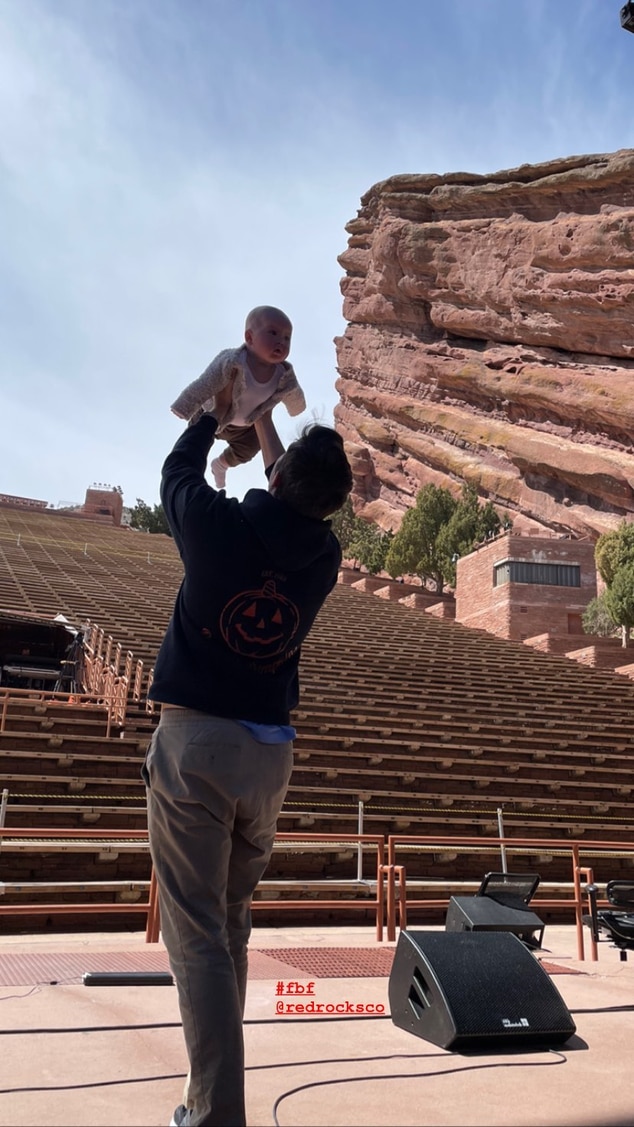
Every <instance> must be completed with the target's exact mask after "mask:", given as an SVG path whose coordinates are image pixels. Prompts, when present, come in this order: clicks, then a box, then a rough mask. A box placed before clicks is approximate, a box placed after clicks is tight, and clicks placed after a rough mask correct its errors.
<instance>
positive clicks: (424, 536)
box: [385, 485, 458, 594]
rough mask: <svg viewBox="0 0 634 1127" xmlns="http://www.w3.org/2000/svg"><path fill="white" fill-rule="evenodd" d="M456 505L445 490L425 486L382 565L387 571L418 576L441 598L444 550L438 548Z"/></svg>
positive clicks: (445, 564)
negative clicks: (432, 586) (442, 531)
mask: <svg viewBox="0 0 634 1127" xmlns="http://www.w3.org/2000/svg"><path fill="white" fill-rule="evenodd" d="M457 505H458V502H457V501H456V499H455V497H454V496H453V495H452V494H451V493H450V492H449V490H448V489H442V488H438V486H436V485H426V486H424V488H423V489H421V491H420V493H419V494H418V496H417V497H416V504H415V505H414V506H413V508H411V509H408V511H407V512H406V513H405V516H404V517H403V521H402V524H401V527H400V528H399V530H398V532H397V533H396V535H395V537H394V539H393V540H392V543H391V545H390V548H389V551H388V553H387V558H386V561H385V567H386V570H387V571H388V572H389V574H390V575H391V576H392V577H393V578H396V577H397V576H399V575H407V574H410V575H419V576H420V577H421V579H424V580H426V579H429V580H431V581H432V583H434V584H435V587H436V591H437V592H438V594H442V592H443V588H444V586H445V582H446V570H447V560H446V548H445V547H444V546H442V545H441V546H440V548H439V546H438V537H439V535H440V532H441V530H442V529H443V528H444V526H445V525H446V524H448V522H449V521H450V520H451V517H452V516H453V514H454V512H455V510H456V508H457Z"/></svg>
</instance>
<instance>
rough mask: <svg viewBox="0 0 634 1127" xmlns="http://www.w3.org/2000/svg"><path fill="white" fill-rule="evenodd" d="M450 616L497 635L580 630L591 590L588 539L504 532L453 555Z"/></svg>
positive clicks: (526, 635) (591, 555)
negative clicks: (459, 556) (465, 553)
mask: <svg viewBox="0 0 634 1127" xmlns="http://www.w3.org/2000/svg"><path fill="white" fill-rule="evenodd" d="M456 571H457V578H456V621H457V622H462V623H463V624H464V625H465V626H471V627H474V628H476V629H480V630H487V631H488V632H489V633H491V634H496V635H497V636H498V637H499V638H510V639H513V640H514V641H518V642H521V641H524V639H525V638H532V637H534V636H535V635H536V634H551V635H559V636H563V635H570V634H572V635H579V634H583V625H582V615H583V612H584V610H585V609H586V607H587V606H588V603H589V602H591V600H592V599H594V598H595V597H596V594H597V573H596V567H595V562H594V543H593V542H592V541H590V540H571V539H567V538H565V539H563V538H560V537H555V536H552V537H549V536H543V535H542V536H533V535H528V536H526V535H523V536H522V535H518V534H516V533H512V532H507V533H504V534H503V535H502V536H498V537H497V538H496V539H495V540H492V541H491V542H490V543H487V544H483V545H482V546H481V547H479V548H477V549H476V550H475V551H474V552H472V553H471V554H470V555H468V556H465V557H464V558H463V559H460V560H458V563H457V568H456Z"/></svg>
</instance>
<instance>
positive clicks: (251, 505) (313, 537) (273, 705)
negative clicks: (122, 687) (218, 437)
mask: <svg viewBox="0 0 634 1127" xmlns="http://www.w3.org/2000/svg"><path fill="white" fill-rule="evenodd" d="M216 427H217V423H216V420H215V418H214V417H213V416H212V415H203V416H202V418H201V419H200V420H199V421H198V422H197V423H195V424H194V425H193V426H190V427H188V428H187V429H186V430H185V432H184V433H183V434H182V435H181V437H180V438H179V439H178V441H177V442H176V445H175V446H174V449H173V450H172V452H171V454H170V455H169V456H168V457H167V459H166V461H165V464H164V466H163V473H162V482H161V500H162V502H163V507H164V509H165V514H166V516H167V519H168V522H169V526H170V528H171V530H172V534H173V536H174V540H175V541H176V544H177V546H178V550H179V552H180V555H181V559H182V561H183V565H184V568H185V576H184V579H183V582H182V584H181V587H180V590H179V592H178V595H177V597H176V603H175V606H174V612H173V614H172V618H171V621H170V623H169V626H168V628H167V631H166V634H165V638H164V639H163V643H162V645H161V648H160V650H159V654H158V657H157V660H156V666H155V669H154V680H153V682H152V686H151V689H150V693H149V695H150V697H151V698H152V699H153V700H157V701H163V702H166V703H169V704H175V705H180V706H182V707H185V708H194V709H198V710H200V711H202V712H208V713H211V714H212V715H215V716H225V717H229V718H232V719H235V720H250V721H254V722H255V723H260V724H288V722H289V712H290V710H291V709H292V708H294V707H295V706H296V704H297V702H298V699H299V681H298V665H299V658H300V646H301V644H302V642H303V641H304V638H305V637H306V635H307V634H308V631H309V630H310V628H311V626H312V624H313V622H314V620H315V616H316V615H317V612H318V611H319V608H320V607H321V605H322V603H323V602H324V599H325V598H326V596H327V595H328V593H329V592H330V591H331V590H332V588H333V587H334V585H335V583H336V581H337V572H338V568H339V565H340V562H341V550H340V548H339V543H338V541H337V539H336V537H335V536H334V534H333V533H332V532H331V530H330V522H329V521H323V520H313V519H312V518H311V517H305V516H302V515H301V513H298V512H297V511H296V510H295V509H293V508H291V506H290V505H287V504H286V503H285V502H284V501H282V500H281V499H278V498H277V497H274V496H273V495H272V494H270V493H268V492H266V491H265V490H263V489H251V490H249V492H248V493H247V494H246V496H245V498H244V500H243V501H237V500H235V499H233V498H228V497H227V496H226V495H225V492H224V490H220V491H218V490H215V489H212V488H211V486H209V485H208V484H207V482H206V481H205V468H206V465H207V456H208V454H209V450H210V448H211V446H212V445H213V441H214V435H215V431H216Z"/></svg>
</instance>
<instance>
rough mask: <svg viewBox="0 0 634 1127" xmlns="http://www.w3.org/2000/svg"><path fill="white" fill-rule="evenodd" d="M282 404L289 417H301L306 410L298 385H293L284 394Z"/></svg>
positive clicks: (302, 394) (302, 393)
mask: <svg viewBox="0 0 634 1127" xmlns="http://www.w3.org/2000/svg"><path fill="white" fill-rule="evenodd" d="M283 402H284V406H285V407H286V410H287V411H288V413H289V415H301V414H302V413H303V412H304V411H305V410H306V399H305V398H304V392H303V391H302V389H301V387H300V386H299V384H295V386H294V387H291V388H290V389H289V391H288V392H286V394H285V395H284V397H283Z"/></svg>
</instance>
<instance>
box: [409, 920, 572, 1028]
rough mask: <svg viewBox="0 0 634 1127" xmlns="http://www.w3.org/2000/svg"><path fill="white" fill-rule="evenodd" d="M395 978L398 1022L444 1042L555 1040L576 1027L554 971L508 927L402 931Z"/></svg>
mask: <svg viewBox="0 0 634 1127" xmlns="http://www.w3.org/2000/svg"><path fill="white" fill-rule="evenodd" d="M393 979H394V982H392V980H391V981H390V1004H391V1008H392V1017H393V1020H394V1021H395V1023H396V1024H397V1025H401V1027H402V1028H406V1029H408V1030H409V1031H410V1032H412V1033H417V1034H418V1035H419V1036H421V1037H424V1038H427V1039H428V1040H432V1041H434V1042H435V1043H436V1044H441V1045H443V1047H445V1048H448V1047H451V1048H469V1047H472V1048H483V1047H485V1046H488V1045H495V1044H497V1043H498V1042H502V1041H504V1042H507V1043H508V1044H509V1045H510V1044H522V1043H527V1042H531V1043H534V1042H536V1041H541V1042H542V1043H547V1042H550V1043H553V1044H555V1043H558V1042H561V1041H564V1040H566V1039H567V1038H568V1037H570V1036H571V1035H572V1034H573V1033H574V1032H575V1026H574V1022H573V1021H572V1018H571V1016H570V1013H569V1011H568V1009H567V1008H566V1006H565V1004H564V1002H563V1000H562V998H561V996H560V994H559V992H558V991H557V989H556V987H555V986H554V985H553V983H552V982H551V980H550V978H549V976H548V975H547V974H546V972H545V971H544V970H543V969H542V967H541V966H540V965H539V963H538V962H537V960H536V959H535V958H534V956H533V955H532V954H531V953H530V952H529V951H527V950H526V948H525V946H524V945H523V943H522V942H521V940H519V939H518V938H517V936H515V935H511V934H510V933H508V932H472V931H466V932H450V933H447V932H424V931H423V932H403V933H402V934H401V937H400V940H399V947H398V948H397V954H396V957H395V960H394V969H393ZM406 983H407V989H406V991H404V990H403V987H404V986H405V984H406ZM400 995H402V1001H401V998H400Z"/></svg>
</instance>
